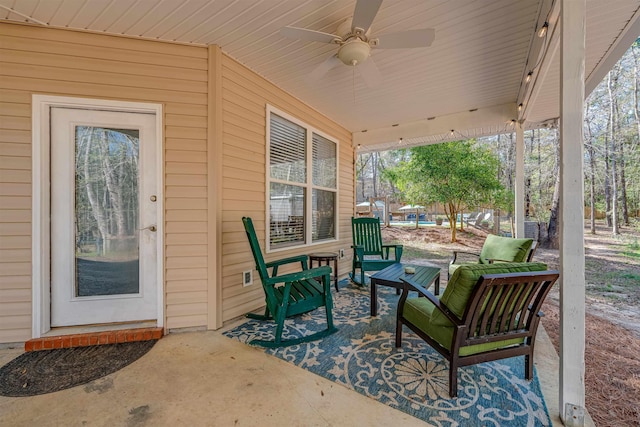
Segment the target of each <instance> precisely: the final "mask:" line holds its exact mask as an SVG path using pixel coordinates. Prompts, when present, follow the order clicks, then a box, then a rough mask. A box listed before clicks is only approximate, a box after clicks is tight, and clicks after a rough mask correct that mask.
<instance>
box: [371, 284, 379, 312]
mask: <svg viewBox="0 0 640 427" xmlns="http://www.w3.org/2000/svg"><path fill="white" fill-rule="evenodd" d="M376 288H377V286H376V285H374V284H373V282H371V316H372V317H373V316H377V315H378V291H377V289H376Z"/></svg>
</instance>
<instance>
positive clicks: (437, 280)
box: [433, 274, 440, 295]
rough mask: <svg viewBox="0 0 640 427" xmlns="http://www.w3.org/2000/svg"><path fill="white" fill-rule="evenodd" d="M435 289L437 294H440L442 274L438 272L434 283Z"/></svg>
mask: <svg viewBox="0 0 640 427" xmlns="http://www.w3.org/2000/svg"><path fill="white" fill-rule="evenodd" d="M433 290H434V291H435V294H436V295H440V275H439V274H438V277H436V281H435V283H434V285H433Z"/></svg>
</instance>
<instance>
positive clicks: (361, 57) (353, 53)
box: [338, 39, 371, 65]
mask: <svg viewBox="0 0 640 427" xmlns="http://www.w3.org/2000/svg"><path fill="white" fill-rule="evenodd" d="M370 52H371V47H369V44H368V43H365V42H363V41H362V40H359V39H358V40H351V41H349V42H347V43H345V44H343V45H342V46H341V47H340V50H338V59H340V61H342V63H343V64H345V65H358V64H362V63H363V62H364V61H366V60H367V59H368V58H369V54H370Z"/></svg>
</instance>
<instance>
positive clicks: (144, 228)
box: [138, 225, 157, 233]
mask: <svg viewBox="0 0 640 427" xmlns="http://www.w3.org/2000/svg"><path fill="white" fill-rule="evenodd" d="M138 230H149V231H153V232H154V233H155V232H156V230H157V229H156V226H155V225H150V226H148V227H143V228H139V229H138Z"/></svg>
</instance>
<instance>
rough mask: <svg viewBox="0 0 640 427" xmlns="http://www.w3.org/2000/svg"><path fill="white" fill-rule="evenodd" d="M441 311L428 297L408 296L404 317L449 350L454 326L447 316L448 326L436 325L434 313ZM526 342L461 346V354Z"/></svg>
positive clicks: (520, 340) (508, 341) (514, 339)
mask: <svg viewBox="0 0 640 427" xmlns="http://www.w3.org/2000/svg"><path fill="white" fill-rule="evenodd" d="M437 313H440V312H439V311H437V310H435V306H434V305H433V304H432V303H431V301H429V300H428V299H427V298H407V301H406V302H405V305H404V310H403V313H402V317H403V318H405V319H406V320H408V321H409V322H411V323H412V324H414V325H415V326H417V327H418V329H420V330H421V331H423V332H424V333H426V334H427V335H429V336H430V337H431V338H433V339H434V340H436V341H437V342H438V343H439V344H440V345H442V346H443V347H444V348H446V349H447V350H449V351H451V342H452V340H453V329H454V326H453V324H452V323H451V322H449V320H447V318H446V317H445V318H444V319H445V321H446V322H447V323H448V325H447V326H442V325H434V324H433V322H432V318H433V315H435V314H437ZM443 317H444V316H443ZM523 342H524V339H523V338H512V339H508V340H502V341H496V342H491V343H483V344H475V345H469V346H466V347H461V348H460V352H459V354H460V356H469V355H472V354H477V353H483V352H485V351H490V350H495V349H497V348H504V347H509V346H512V345H519V344H522V343H523Z"/></svg>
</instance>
